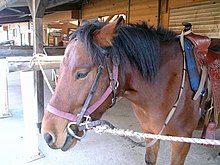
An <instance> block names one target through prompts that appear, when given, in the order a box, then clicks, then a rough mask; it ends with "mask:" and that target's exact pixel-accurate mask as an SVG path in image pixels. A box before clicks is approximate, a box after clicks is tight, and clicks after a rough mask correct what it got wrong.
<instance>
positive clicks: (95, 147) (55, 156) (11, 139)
mask: <svg viewBox="0 0 220 165" xmlns="http://www.w3.org/2000/svg"><path fill="white" fill-rule="evenodd" d="M8 82H9V84H8V85H9V109H10V112H11V113H12V115H13V116H12V117H10V118H4V119H0V132H1V134H0V148H1V149H0V164H1V165H15V164H16V165H25V164H28V165H69V164H71V165H102V164H103V163H105V164H106V165H144V164H145V163H144V155H145V148H143V147H138V146H134V145H133V144H132V143H130V142H128V141H127V140H125V139H123V138H121V137H118V136H114V135H110V134H101V135H100V134H97V133H95V132H94V131H88V132H87V135H86V137H85V138H84V139H82V140H81V141H80V142H78V144H77V145H76V147H75V148H73V149H71V150H69V151H67V152H62V151H60V150H52V149H50V148H49V147H47V145H46V144H45V142H44V141H43V139H42V136H41V135H40V134H39V135H38V136H39V138H38V139H39V150H40V151H41V152H42V153H43V155H44V157H43V158H41V159H38V160H35V161H32V162H29V163H27V159H26V156H25V154H26V152H25V147H24V143H25V136H24V122H23V112H22V101H21V90H20V76H19V72H16V73H10V74H9V75H8ZM50 96H51V95H50V93H49V91H48V90H47V88H46V87H45V102H46V103H47V101H48V99H49V98H50ZM46 103H45V104H46ZM103 119H106V120H108V121H110V122H111V123H113V124H114V125H115V126H117V127H119V128H124V129H132V130H134V131H139V130H140V129H139V125H138V122H137V120H136V118H135V117H134V114H133V112H132V110H131V108H130V106H129V103H128V101H126V100H124V99H122V100H121V101H119V102H118V103H117V105H116V106H115V107H114V108H112V109H110V110H109V111H108V112H106V114H105V115H104V116H103ZM200 135H201V132H200V131H195V133H194V137H200ZM217 138H218V139H220V130H218V132H217ZM30 145H31V144H30ZM219 152H220V146H217V147H215V148H207V147H204V146H202V145H196V144H192V146H191V149H190V152H189V154H188V156H187V159H186V163H185V164H186V165H195V164H196V165H197V164H198V165H220V156H218V153H219ZM170 155H171V148H170V143H169V142H164V141H161V145H160V151H159V156H158V161H157V164H158V165H168V164H169V161H170Z"/></svg>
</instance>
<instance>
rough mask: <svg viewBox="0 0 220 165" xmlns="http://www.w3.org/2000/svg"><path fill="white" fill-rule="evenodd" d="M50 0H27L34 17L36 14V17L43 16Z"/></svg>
mask: <svg viewBox="0 0 220 165" xmlns="http://www.w3.org/2000/svg"><path fill="white" fill-rule="evenodd" d="M48 2H49V0H27V4H28V7H29V10H30V12H31V15H32V17H33V16H35V17H36V18H43V16H44V13H45V10H46V8H47V5H48ZM33 3H35V9H34V11H35V12H34V13H33V8H32V6H33Z"/></svg>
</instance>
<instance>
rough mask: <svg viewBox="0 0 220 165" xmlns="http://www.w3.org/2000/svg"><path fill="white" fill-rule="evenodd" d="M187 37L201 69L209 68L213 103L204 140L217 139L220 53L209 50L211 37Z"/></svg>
mask: <svg viewBox="0 0 220 165" xmlns="http://www.w3.org/2000/svg"><path fill="white" fill-rule="evenodd" d="M183 26H185V28H184V31H185V32H186V31H188V30H191V26H192V25H191V24H190V23H183ZM185 37H186V38H187V39H188V40H189V41H190V42H191V43H192V44H193V46H194V48H193V51H194V55H195V59H196V61H197V63H198V64H199V65H200V66H201V67H203V66H205V67H206V68H207V72H208V81H210V89H211V100H212V101H211V102H212V103H211V105H210V106H211V107H210V108H209V110H208V111H209V112H207V113H206V116H205V123H204V130H203V133H202V138H208V139H215V130H216V127H217V125H218V122H219V121H218V119H219V113H220V101H219V100H220V53H219V52H216V51H214V50H212V49H210V48H209V47H210V45H211V39H210V38H209V37H206V36H201V35H197V34H194V33H192V32H191V33H189V34H187V35H186V36H185ZM219 49H220V48H219ZM206 84H209V83H206ZM212 104H213V106H212ZM210 110H211V111H210ZM209 146H210V145H209Z"/></svg>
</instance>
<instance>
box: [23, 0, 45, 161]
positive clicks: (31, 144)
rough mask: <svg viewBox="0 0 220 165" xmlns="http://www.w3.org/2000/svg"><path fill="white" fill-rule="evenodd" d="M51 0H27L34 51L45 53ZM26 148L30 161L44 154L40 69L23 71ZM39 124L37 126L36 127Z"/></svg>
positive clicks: (42, 97)
mask: <svg viewBox="0 0 220 165" xmlns="http://www.w3.org/2000/svg"><path fill="white" fill-rule="evenodd" d="M48 1H49V0H27V3H28V6H29V9H30V11H31V14H32V20H33V53H34V54H37V53H43V18H42V17H43V16H44V12H45V9H46V6H47V3H48ZM21 84H22V85H21V86H22V89H23V90H22V99H23V111H24V118H25V128H26V129H25V130H26V131H25V132H26V134H25V135H26V136H25V137H26V143H27V145H26V150H27V156H28V158H29V160H30V161H32V160H35V159H38V158H41V157H42V156H43V155H42V154H41V153H40V150H39V149H38V146H39V144H38V135H37V131H36V130H37V127H38V129H39V130H40V129H41V120H42V118H43V112H44V83H43V76H42V73H41V72H40V71H34V72H32V71H31V72H22V73H21ZM36 125H37V127H36Z"/></svg>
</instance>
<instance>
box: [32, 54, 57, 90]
mask: <svg viewBox="0 0 220 165" xmlns="http://www.w3.org/2000/svg"><path fill="white" fill-rule="evenodd" d="M42 56H46V55H45V54H35V55H34V56H33V58H32V59H31V61H30V65H31V66H33V61H34V60H35V59H36V60H37V63H38V65H39V67H40V70H41V73H42V75H43V77H44V81H45V82H46V84H47V86H48V88H49V90H50V92H51V93H52V94H54V90H53V88H52V86H51V85H50V83H49V80H48V78H47V76H46V73H45V72H44V69H43V67H42V65H41V63H40V60H39V58H38V57H42Z"/></svg>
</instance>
